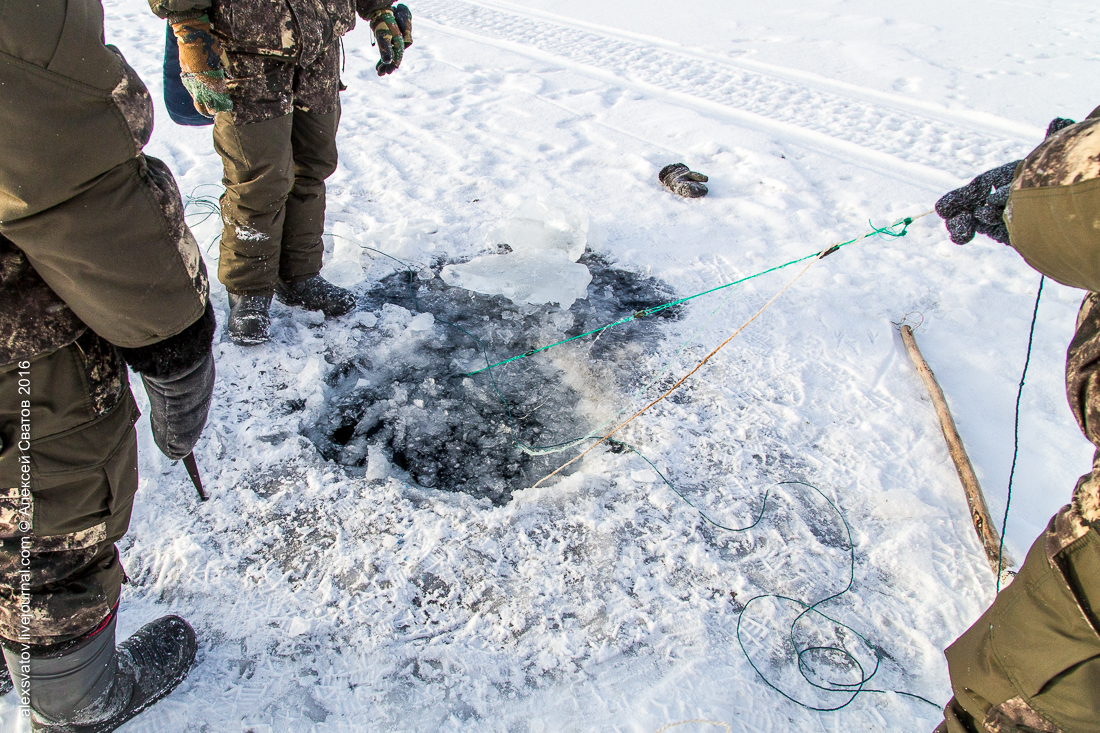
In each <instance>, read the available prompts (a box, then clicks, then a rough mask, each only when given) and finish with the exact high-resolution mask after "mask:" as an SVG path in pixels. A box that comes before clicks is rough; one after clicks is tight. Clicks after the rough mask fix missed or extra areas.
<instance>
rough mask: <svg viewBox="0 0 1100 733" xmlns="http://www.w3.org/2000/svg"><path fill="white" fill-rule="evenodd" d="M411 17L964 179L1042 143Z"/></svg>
mask: <svg viewBox="0 0 1100 733" xmlns="http://www.w3.org/2000/svg"><path fill="white" fill-rule="evenodd" d="M417 13H418V14H419V15H421V16H422V17H424V18H426V19H427V20H430V21H431V22H433V23H436V24H438V25H440V26H442V27H444V28H447V29H450V30H454V31H456V32H464V33H468V34H473V35H475V36H479V37H484V38H488V39H492V40H493V41H494V42H496V43H500V44H502V45H507V46H508V47H509V48H511V49H512V50H515V51H518V52H521V53H522V52H523V50H524V49H535V50H537V51H539V52H541V53H543V54H549V55H551V56H554V57H557V58H560V59H563V60H566V61H568V62H570V63H573V64H578V65H582V66H587V67H591V68H595V69H598V70H600V71H603V72H605V73H610V74H613V75H614V76H616V77H618V78H621V79H624V80H626V81H629V82H631V83H633V84H643V85H647V86H649V87H657V88H659V89H662V90H663V91H665V92H668V93H672V94H676V95H686V96H688V97H693V98H695V99H698V100H700V101H703V102H707V103H710V104H718V105H721V106H722V107H725V108H728V109H730V110H735V111H737V112H742V113H748V114H751V115H754V116H757V117H760V118H763V119H764V120H767V121H770V122H778V123H784V124H786V125H793V126H795V127H796V128H798V129H800V130H808V131H812V132H815V133H818V134H820V135H824V136H827V137H828V138H832V139H833V140H837V141H840V142H842V143H847V144H848V145H846V146H844V147H849V146H850V145H855V146H858V147H859V148H861V149H863V150H866V151H873V152H874V153H879V154H883V155H887V156H890V157H892V158H895V159H897V160H898V161H904V162H906V163H915V164H918V165H923V166H927V167H930V168H934V169H937V170H940V171H944V172H947V173H950V174H952V175H954V176H957V177H960V178H969V177H971V176H973V175H975V174H976V173H978V172H980V171H983V170H987V169H989V168H992V167H995V166H997V165H1001V164H1003V163H1004V162H1005V161H1009V160H1016V159H1018V158H1020V157H1023V155H1025V154H1026V153H1027V152H1028V151H1030V150H1031V149H1032V147H1034V144H1035V143H1037V142H1038V140H1035V141H1030V142H1029V141H1028V140H1027V139H1025V138H1024V137H1023V136H1021V137H1012V136H1008V135H1004V134H998V132H996V131H990V130H981V129H978V128H977V127H976V126H975V124H976V123H974V124H971V125H968V124H967V123H966V122H963V121H959V120H944V119H937V118H936V117H935V116H934V115H925V114H921V113H919V112H914V111H910V110H904V109H898V108H894V107H891V106H890V105H889V104H888V103H885V102H884V103H883V104H876V103H874V102H872V101H867V100H862V99H858V98H857V97H855V96H847V95H844V94H842V93H838V92H836V91H832V90H827V89H821V88H815V87H814V86H812V85H811V84H805V83H800V82H798V81H795V80H792V79H784V78H781V77H779V76H775V75H771V74H767V73H763V72H761V71H755V70H749V69H744V68H740V67H738V66H736V65H734V64H731V63H723V62H722V61H719V60H714V59H706V58H702V57H700V56H693V55H689V54H686V53H679V52H675V51H672V50H669V49H666V48H662V47H660V46H654V45H649V44H646V43H643V42H640V41H636V40H631V39H627V38H619V37H615V36H611V35H606V34H602V33H598V32H596V31H594V30H591V29H587V28H580V27H574V26H570V25H566V24H563V23H557V22H554V21H551V20H548V19H544V18H541V17H535V16H532V15H525V14H518V13H513V12H508V11H504V10H500V9H497V8H491V7H487V6H484V5H479V4H475V3H471V2H466V1H465V0H419V2H418V3H417ZM868 91H870V90H868ZM873 94H878V93H877V92H876V93H873ZM876 157H877V156H876Z"/></svg>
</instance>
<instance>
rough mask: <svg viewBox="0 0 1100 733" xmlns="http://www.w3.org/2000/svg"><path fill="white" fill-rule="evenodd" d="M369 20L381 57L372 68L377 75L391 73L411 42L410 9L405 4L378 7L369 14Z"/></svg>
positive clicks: (399, 63) (398, 64) (397, 65)
mask: <svg viewBox="0 0 1100 733" xmlns="http://www.w3.org/2000/svg"><path fill="white" fill-rule="evenodd" d="M369 20H370V29H371V31H372V32H373V33H374V38H375V40H377V41H378V55H379V56H380V57H381V59H380V60H379V61H378V63H377V64H376V65H375V67H374V68H375V70H376V71H377V72H378V75H379V76H385V75H386V74H392V73H393V72H395V71H397V67H399V66H400V65H401V59H402V58H404V56H405V49H406V48H408V47H409V46H411V45H412V42H413V37H412V11H411V10H409V8H408V7H407V6H405V5H398V6H396V7H393V8H380V9H378V10H375V11H373V12H372V13H371V14H370V17H369Z"/></svg>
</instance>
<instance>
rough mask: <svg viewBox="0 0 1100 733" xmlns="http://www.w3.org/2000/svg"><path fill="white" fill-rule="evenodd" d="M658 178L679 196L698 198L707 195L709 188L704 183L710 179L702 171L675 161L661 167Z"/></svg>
mask: <svg viewBox="0 0 1100 733" xmlns="http://www.w3.org/2000/svg"><path fill="white" fill-rule="evenodd" d="M657 180H659V181H660V182H661V185H662V186H664V187H665V188H667V189H668V190H669V191H672V192H673V193H674V194H676V195H677V196H683V197H684V198H687V199H697V198H699V197H700V196H706V195H707V191H708V189H707V187H706V186H704V185H703V184H704V183H706V182H707V181H708V180H710V179H709V178H707V177H706V176H704V175H703V174H702V173H696V172H695V171H693V170H691V169H690V168H688V167H687V166H686V165H684V164H683V163H673V164H672V165H666V166H665V167H664V168H662V169H661V172H660V173H658V174H657Z"/></svg>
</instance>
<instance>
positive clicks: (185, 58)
mask: <svg viewBox="0 0 1100 733" xmlns="http://www.w3.org/2000/svg"><path fill="white" fill-rule="evenodd" d="M172 32H173V33H175V34H176V43H177V44H178V45H179V49H180V80H181V81H182V82H183V86H184V87H186V88H187V92H188V93H189V94H190V95H191V99H192V101H193V102H194V104H195V109H197V110H198V111H199V112H200V113H202V114H204V115H206V116H207V117H213V116H214V115H215V114H216V113H218V112H230V111H232V110H233V102H232V101H231V100H230V99H229V89H228V87H227V86H226V83H225V69H224V68H223V66H222V47H221V44H220V43H218V39H217V38H215V37H214V36H213V35H212V34H211V33H210V18H208V17H207V16H206V15H205V14H203V15H200V16H199V17H198V18H191V19H189V20H182V21H178V22H175V23H172Z"/></svg>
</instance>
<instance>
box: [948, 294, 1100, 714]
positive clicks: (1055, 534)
mask: <svg viewBox="0 0 1100 733" xmlns="http://www.w3.org/2000/svg"><path fill="white" fill-rule="evenodd" d="M1066 385H1067V391H1068V394H1069V400H1070V406H1071V407H1072V408H1073V411H1074V413H1075V415H1076V416H1077V420H1078V422H1079V423H1080V425H1081V429H1082V430H1083V431H1084V433H1085V435H1086V436H1087V437H1088V438H1089V439H1090V440H1091V441H1092V442H1093V443H1094V444H1097V445H1100V442H1098V441H1100V295H1098V294H1096V293H1090V294H1089V295H1088V297H1086V298H1085V302H1084V303H1083V304H1082V306H1081V312H1080V315H1079V316H1078V321H1077V333H1076V335H1075V336H1074V339H1073V342H1072V343H1071V344H1070V348H1069V354H1068V358H1067V363H1066ZM1098 530H1100V450H1098V451H1097V453H1096V457H1095V458H1094V459H1093V470H1092V472H1091V473H1089V474H1086V475H1085V476H1083V477H1081V479H1080V480H1079V481H1078V482H1077V487H1076V488H1075V490H1074V492H1073V502H1072V503H1071V504H1069V505H1067V506H1066V507H1064V508H1063V509H1062V510H1061V511H1059V512H1058V514H1056V515H1055V516H1054V518H1053V519H1051V521H1050V524H1049V525H1048V526H1047V529H1046V531H1045V532H1044V533H1043V535H1042V536H1040V537H1039V539H1038V540H1036V542H1035V544H1034V545H1032V547H1031V550H1030V551H1029V552H1028V554H1027V558H1026V559H1025V561H1024V564H1023V566H1022V567H1021V568H1020V573H1019V575H1017V576H1016V579H1015V580H1013V581H1012V583H1011V585H1009V586H1008V587H1007V588H1005V589H1004V590H1003V591H1002V592H1001V593H1000V595H999V596H997V599H996V600H995V601H994V602H993V605H992V606H990V608H989V609H988V610H987V611H986V612H985V613H984V614H983V615H982V617H981V618H980V619H978V621H977V622H976V623H975V624H974V625H973V626H972V627H970V629H968V630H967V631H966V633H964V634H963V635H962V636H961V637H959V639H958V640H957V641H956V642H955V643H954V644H952V645H951V647H949V648H948V650H947V662H948V667H949V669H950V671H951V686H952V690H953V692H954V695H955V696H954V697H953V698H952V699H951V701H950V702H949V703H948V705H947V707H946V708H945V711H944V717H945V720H944V723H943V724H942V725H941V726H940V728H939V729H938V730H939V731H949V732H950V733H982V732H988V733H1008V732H1010V731H1011V732H1012V733H1031V732H1034V731H1041V732H1042V733H1056V732H1058V731H1062V732H1064V733H1071V732H1072V733H1086V732H1089V733H1097V732H1100V531H1098Z"/></svg>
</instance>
